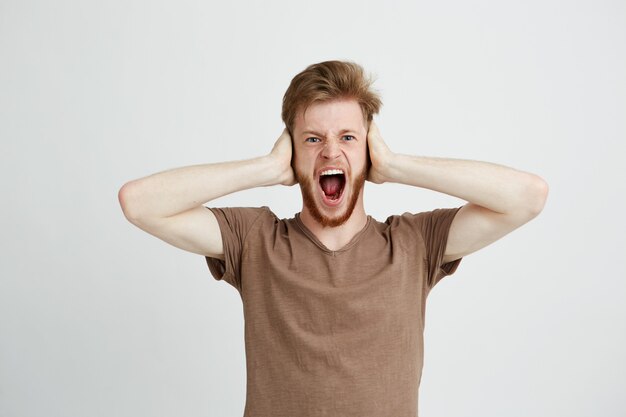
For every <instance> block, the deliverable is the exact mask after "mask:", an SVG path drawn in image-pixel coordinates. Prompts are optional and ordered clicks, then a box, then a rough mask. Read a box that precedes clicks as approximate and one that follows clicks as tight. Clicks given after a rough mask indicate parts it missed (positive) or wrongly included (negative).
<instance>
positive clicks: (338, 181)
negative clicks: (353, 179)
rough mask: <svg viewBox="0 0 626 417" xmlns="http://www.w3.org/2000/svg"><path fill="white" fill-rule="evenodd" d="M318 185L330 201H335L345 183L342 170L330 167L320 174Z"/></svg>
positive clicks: (341, 192) (338, 197) (337, 199)
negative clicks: (330, 168)
mask: <svg viewBox="0 0 626 417" xmlns="http://www.w3.org/2000/svg"><path fill="white" fill-rule="evenodd" d="M319 182H320V187H321V189H322V191H323V192H324V195H325V196H326V199H327V200H329V201H330V202H337V201H339V199H340V198H341V195H342V194H343V190H344V188H345V185H346V176H345V174H344V173H343V171H341V170H338V169H332V170H327V171H324V172H322V173H321V174H320V179H319Z"/></svg>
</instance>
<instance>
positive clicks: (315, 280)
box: [206, 207, 461, 417]
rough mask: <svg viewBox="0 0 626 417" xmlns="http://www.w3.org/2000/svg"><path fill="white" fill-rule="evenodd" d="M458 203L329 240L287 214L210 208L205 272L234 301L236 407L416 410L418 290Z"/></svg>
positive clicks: (261, 415) (336, 412)
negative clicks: (239, 388)
mask: <svg viewBox="0 0 626 417" xmlns="http://www.w3.org/2000/svg"><path fill="white" fill-rule="evenodd" d="M459 209H460V207H457V208H451V209H437V210H434V211H430V212H423V213H419V214H410V213H405V214H403V215H401V216H391V217H389V218H388V219H387V220H386V221H385V222H384V223H381V222H379V221H377V220H375V219H373V218H372V217H370V216H368V218H367V224H366V226H365V227H364V228H363V229H362V230H361V231H360V232H359V233H358V234H357V235H356V236H354V238H353V239H352V240H351V241H350V242H349V243H348V244H347V245H346V246H345V247H343V248H342V249H340V250H335V251H332V250H329V249H328V248H326V247H325V246H324V245H323V244H322V243H321V242H320V241H319V240H318V239H317V238H316V237H315V236H314V235H313V233H312V232H311V231H310V230H308V229H307V228H306V226H304V224H303V223H302V221H301V220H300V218H299V216H298V214H296V216H295V218H292V219H279V218H277V217H276V215H275V214H274V213H272V212H271V211H270V209H269V208H267V207H261V208H210V210H211V211H212V212H213V213H214V214H215V216H216V217H217V221H218V223H219V226H220V230H221V234H222V240H223V243H224V256H225V261H221V260H218V259H215V258H209V257H207V258H206V261H207V264H208V266H209V269H210V271H211V273H212V274H213V276H214V277H215V279H218V280H220V279H223V280H224V281H226V282H228V283H229V284H231V285H232V286H234V287H235V288H236V289H237V290H238V291H239V293H240V295H241V299H242V302H243V311H244V320H245V347H246V369H247V392H246V406H245V413H244V417H313V416H315V417H321V416H328V417H350V416H354V417H416V416H417V401H418V388H419V383H420V379H421V375H422V364H423V353H424V352H423V331H424V312H425V302H426V296H427V295H428V293H429V291H430V290H431V288H432V287H433V286H434V285H435V284H436V283H437V282H438V281H439V280H440V279H441V278H443V277H444V276H446V275H450V274H452V273H454V271H455V270H456V268H457V267H458V265H459V263H460V262H461V259H458V260H456V261H454V262H450V263H447V264H442V258H443V255H444V251H445V247H446V241H447V237H448V230H449V228H450V224H451V222H452V219H453V218H454V216H455V214H456V213H457V211H458V210H459Z"/></svg>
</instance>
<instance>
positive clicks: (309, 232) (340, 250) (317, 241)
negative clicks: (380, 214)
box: [294, 213, 372, 254]
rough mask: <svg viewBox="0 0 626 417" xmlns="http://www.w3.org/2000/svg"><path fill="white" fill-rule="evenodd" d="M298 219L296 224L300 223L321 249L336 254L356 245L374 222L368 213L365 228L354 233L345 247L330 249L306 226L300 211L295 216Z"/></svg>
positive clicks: (304, 231)
mask: <svg viewBox="0 0 626 417" xmlns="http://www.w3.org/2000/svg"><path fill="white" fill-rule="evenodd" d="M294 217H295V219H296V224H297V225H298V227H299V228H300V230H302V232H303V233H304V234H305V235H306V236H307V237H308V238H309V239H310V240H311V241H312V242H313V243H314V244H315V245H316V246H317V247H318V248H320V249H321V250H323V251H324V252H326V253H330V254H335V253H338V252H345V251H347V250H349V249H350V248H351V247H352V246H354V245H355V244H356V243H357V242H358V241H359V240H361V238H362V237H363V235H364V234H365V231H366V230H367V229H368V228H369V226H370V223H372V216H370V215H368V216H367V222H366V223H365V226H363V228H362V229H361V230H359V232H358V233H357V234H356V235H354V236H353V237H352V239H351V240H350V241H349V242H348V243H346V244H345V245H344V246H343V247H341V248H339V249H337V250H330V249H328V248H327V247H326V245H324V244H323V243H322V242H321V241H320V240H319V239H318V238H317V237H316V236H315V234H313V232H311V231H310V230H309V228H308V227H306V225H305V224H304V223H303V222H302V219H300V213H296V215H295V216H294Z"/></svg>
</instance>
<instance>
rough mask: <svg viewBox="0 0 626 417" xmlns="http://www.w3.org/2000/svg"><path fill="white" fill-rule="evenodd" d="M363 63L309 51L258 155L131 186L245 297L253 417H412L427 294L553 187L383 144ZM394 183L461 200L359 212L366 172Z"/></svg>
mask: <svg viewBox="0 0 626 417" xmlns="http://www.w3.org/2000/svg"><path fill="white" fill-rule="evenodd" d="M370 85H371V81H370V80H369V79H367V78H366V77H365V76H364V74H363V70H362V68H361V67H360V66H358V65H356V64H354V63H350V62H341V61H328V62H322V63H319V64H314V65H311V66H309V67H308V68H306V69H305V70H304V71H303V72H301V73H300V74H298V75H297V76H296V77H294V79H293V80H292V82H291V85H290V86H289V88H288V90H287V92H286V93H285V96H284V100H283V112H282V117H283V121H284V122H285V125H286V128H285V130H284V131H283V133H282V134H281V135H280V137H279V138H278V140H277V141H276V143H275V144H274V147H273V149H272V150H271V152H270V153H269V154H268V155H266V156H263V157H259V158H255V159H250V160H244V161H236V162H226V163H217V164H205V165H196V166H190V167H183V168H178V169H174V170H170V171H166V172H161V173H157V174H154V175H151V176H148V177H145V178H141V179H138V180H135V181H131V182H129V183H127V184H125V185H124V186H123V187H122V189H121V190H120V193H119V199H120V204H121V205H122V208H123V210H124V214H125V216H126V217H127V218H128V219H129V220H130V221H131V222H132V223H133V224H135V225H137V226H138V227H140V228H141V229H143V230H145V231H147V232H148V233H151V234H153V235H154V236H157V237H158V238H160V239H162V240H164V241H166V242H168V243H170V244H172V245H174V246H177V247H179V248H181V249H184V250H187V251H190V252H193V253H198V254H201V255H204V256H205V257H206V261H207V264H208V266H209V268H210V271H211V273H212V274H213V275H214V277H215V278H216V279H218V280H220V279H223V280H225V281H227V282H228V283H229V284H231V285H232V286H233V287H235V288H236V289H237V290H238V291H239V293H240V295H241V298H242V302H243V307H244V318H245V345H246V362H247V379H248V381H247V398H246V407H245V416H246V417H253V416H254V417H257V416H263V417H269V416H271V417H279V416H288V417H306V416H337V417H345V416H359V417H367V416H372V417H386V416H388V417H404V416H406V417H408V416H411V417H415V416H416V415H417V399H418V387H419V382H420V378H421V372H422V363H423V362H422V359H423V339H422V336H423V329H424V313H425V301H426V296H427V295H428V293H429V291H430V290H431V289H432V288H433V286H434V285H435V284H436V283H437V282H438V281H439V280H440V279H441V278H443V277H444V276H446V275H450V274H452V273H454V271H455V270H456V268H457V267H458V265H459V263H460V261H461V258H462V257H464V256H466V255H468V254H470V253H472V252H475V251H477V250H478V249H481V248H483V247H485V246H487V245H489V244H490V243H492V242H494V241H496V240H497V239H499V238H501V237H502V236H504V235H506V234H507V233H509V232H511V231H513V230H514V229H516V228H518V227H520V226H521V225H523V224H524V223H526V222H528V221H529V220H531V219H532V218H534V217H535V216H537V215H538V214H539V212H540V211H541V210H542V208H543V206H544V203H545V200H546V196H547V190H548V188H547V185H546V183H545V182H544V181H543V180H542V179H541V178H539V177H538V176H536V175H533V174H530V173H526V172H521V171H518V170H515V169H512V168H507V167H504V166H500V165H495V164H491V163H486V162H477V161H465V160H452V159H442V158H428V157H417V156H408V155H401V154H396V153H394V152H392V151H391V150H390V149H389V148H388V147H387V145H386V144H385V142H384V141H383V139H382V137H381V134H380V132H379V130H378V128H377V127H376V124H375V123H374V121H373V115H374V114H377V113H378V111H379V108H380V105H381V101H380V99H379V97H378V96H377V95H376V94H375V93H374V92H372V91H371V89H370ZM366 180H369V181H371V182H374V183H378V184H380V183H385V182H396V183H401V184H407V185H412V186H415V187H422V188H428V189H431V190H434V191H439V192H442V193H446V194H449V195H453V196H456V197H459V198H462V199H464V200H466V201H467V202H468V203H467V204H465V205H464V206H462V207H457V208H451V209H437V210H433V211H429V212H422V213H417V214H410V213H405V214H403V215H394V216H390V217H389V218H388V219H387V220H386V221H385V222H384V223H381V222H379V221H376V220H374V219H373V218H371V217H370V216H368V215H367V214H366V212H365V208H364V206H363V184H364V182H365V181H366ZM296 182H297V183H298V184H299V185H300V189H301V192H302V198H303V207H302V211H301V212H300V213H298V214H296V216H295V217H294V218H292V219H278V218H277V217H276V216H275V215H274V214H273V213H272V212H271V211H270V209H269V208H267V207H260V208H207V207H205V206H203V204H204V203H206V202H209V201H211V200H213V199H215V198H218V197H221V196H224V195H227V194H230V193H233V192H236V191H240V190H245V189H249V188H253V187H260V186H271V185H277V184H283V185H293V184H295V183H296Z"/></svg>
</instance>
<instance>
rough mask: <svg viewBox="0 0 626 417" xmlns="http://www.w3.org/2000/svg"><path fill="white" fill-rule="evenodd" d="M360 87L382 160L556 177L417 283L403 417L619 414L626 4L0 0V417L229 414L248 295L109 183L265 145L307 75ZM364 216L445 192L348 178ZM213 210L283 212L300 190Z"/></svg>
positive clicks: (226, 201)
mask: <svg viewBox="0 0 626 417" xmlns="http://www.w3.org/2000/svg"><path fill="white" fill-rule="evenodd" d="M327 59H347V60H353V61H355V62H358V63H360V64H361V65H363V66H364V67H365V69H366V71H368V72H369V73H371V74H373V75H374V76H375V77H376V78H377V81H376V83H375V88H377V89H378V90H379V91H380V92H381V94H382V99H383V102H384V106H383V109H382V112H381V114H380V115H379V116H378V117H377V118H376V121H377V123H378V126H379V128H380V130H381V133H382V135H383V138H384V139H385V141H386V142H387V144H388V145H389V147H390V148H391V149H392V150H393V151H395V152H399V153H407V154H415V155H425V156H438V157H452V158H463V159H475V160H484V161H490V162H496V163H500V164H503V165H507V166H511V167H514V168H518V169H522V170H525V171H530V172H533V173H536V174H538V175H540V176H542V177H543V178H544V179H545V180H546V181H547V182H548V184H549V186H550V195H549V199H548V202H547V205H546V207H545V209H544V211H543V213H541V215H540V216H539V217H537V218H536V219H535V220H533V221H532V222H531V223H529V224H527V225H525V226H523V227H522V228H520V229H519V230H517V231H515V232H513V233H512V234H510V235H508V236H506V237H505V238H503V239H502V240H500V241H498V242H496V243H494V244H493V245H491V246H489V247H488V248H485V249H483V250H481V251H479V252H477V253H475V254H472V255H470V256H468V257H466V258H465V259H464V260H463V261H462V263H461V266H460V267H459V269H458V270H457V272H456V273H455V274H454V275H453V276H451V277H448V278H445V279H444V280H443V281H442V282H441V283H440V284H439V285H438V286H437V287H436V288H435V289H434V290H433V292H432V293H431V295H430V297H429V300H428V307H427V324H426V336H425V337H426V344H425V349H426V353H425V355H426V357H425V366H424V374H423V378H422V383H421V391H420V415H422V416H442V417H464V416H465V417H474V416H481V417H492V416H493V417H496V416H498V417H500V416H507V417H518V416H519V417H528V416H534V417H544V416H545V417H554V416H569V417H578V416H581V417H582V416H604V417H611V416H615V417H617V416H623V415H624V413H626V400H625V399H624V398H625V397H624V395H623V394H624V392H625V391H626V382H625V379H626V363H625V362H626V361H625V359H624V351H626V336H625V330H626V326H625V320H624V319H625V318H626V306H625V304H624V302H623V298H624V294H626V283H625V281H626V274H625V272H626V269H625V267H624V262H623V258H624V253H625V249H626V244H625V238H624V232H625V231H626V227H624V226H625V222H624V213H625V212H626V204H625V201H626V198H625V197H624V193H625V191H626V190H625V187H624V180H625V179H626V172H625V168H624V164H623V159H624V154H625V153H624V149H623V147H624V146H623V144H624V139H625V135H626V122H625V116H626V81H625V80H626V78H625V77H624V74H626V3H624V2H621V1H598V0H593V1H592V0H583V1H576V2H571V1H564V0H561V1H557V0H542V1H526V2H519V1H473V2H467V1H461V0H456V1H442V2H425V1H422V2H409V1H396V2H393V1H390V2H386V4H383V2H373V1H355V0H352V1H344V2H334V1H326V0H324V1H316V2H300V1H280V2H271V1H270V2H230V3H228V2H217V1H209V2H201V1H190V0H182V1H176V2H174V1H171V2H164V1H160V0H157V1H147V0H131V1H119V0H113V1H89V0H88V1H67V0H61V1H56V2H47V1H33V0H31V1H23V0H19V1H18V0H1V1H0V138H1V144H2V146H1V152H0V163H1V165H0V169H1V175H0V185H1V187H0V190H1V192H2V199H3V204H2V209H1V210H2V213H1V217H0V226H1V236H2V238H1V242H2V248H1V249H2V262H1V264H0V268H1V270H0V273H1V276H0V416H2V417H44V416H45V417H57V416H58V417H61V416H62V417H83V416H103V417H104V416H107V417H108V416H123V417H126V416H128V417H131V416H132V417H137V416H147V417H152V416H187V417H194V416H241V415H242V414H243V407H244V401H245V383H246V380H245V376H246V375H245V357H244V341H243V314H242V305H241V299H240V298H239V295H238V293H237V292H236V290H235V289H234V288H233V287H231V286H229V285H228V284H226V283H225V282H218V281H215V280H214V279H213V278H212V277H211V275H210V274H209V271H208V268H207V266H206V263H205V260H204V258H203V257H202V256H198V255H194V254H191V253H187V252H184V251H181V250H179V249H177V248H174V247H173V246H169V245H168V244H166V243H164V242H162V241H160V240H158V239H156V238H155V237H153V236H151V235H149V234H147V233H145V232H143V231H141V230H140V229H138V228H136V227H135V226H133V225H132V224H131V223H129V222H128V221H127V220H126V219H125V217H124V216H123V214H122V211H121V209H120V206H119V203H118V200H117V193H118V190H119V189H120V187H121V186H122V185H123V184H124V183H125V182H127V181H130V180H132V179H136V178H139V177H143V176H146V175H149V174H152V173H154V172H158V171H163V170H166V169H170V168H174V167H180V166H186V165H194V164H200V163H210V162H218V161H225V160H234V159H246V158H252V157H255V156H260V155H263V154H265V153H268V152H269V151H270V149H271V147H272V145H273V143H274V141H275V140H276V138H278V136H279V134H280V133H281V131H282V128H283V125H282V122H281V119H280V107H281V102H282V95H283V93H284V91H285V89H286V88H287V86H288V84H289V82H290V80H291V78H292V77H293V76H294V75H295V74H297V73H298V72H299V71H301V70H303V69H304V68H305V67H306V66H307V65H309V64H312V63H315V62H320V61H323V60H327ZM365 193H366V195H365V204H366V210H367V212H368V214H371V215H372V216H374V217H375V218H377V219H378V220H384V219H385V218H386V217H387V216H388V215H391V214H399V213H402V212H404V211H412V212H419V211H424V210H431V209H433V208H437V207H452V206H457V205H460V204H463V201H461V200H459V199H457V198H455V197H450V196H446V195H443V194H438V193H435V192H433V191H428V190H423V189H417V188H411V187H406V186H400V185H395V184H384V185H373V184H369V183H368V184H367V186H366V189H365ZM209 205H214V206H261V205H268V206H270V207H271V208H272V209H273V210H274V211H275V212H276V213H277V214H278V215H279V216H281V217H293V215H294V214H295V213H296V212H298V211H299V210H300V209H301V200H300V193H299V189H298V187H297V186H296V187H291V188H288V187H272V188H263V189H254V190H249V191H245V192H240V193H237V194H233V195H230V196H227V197H224V198H221V199H219V200H216V201H213V202H211V203H210V204H209Z"/></svg>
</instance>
